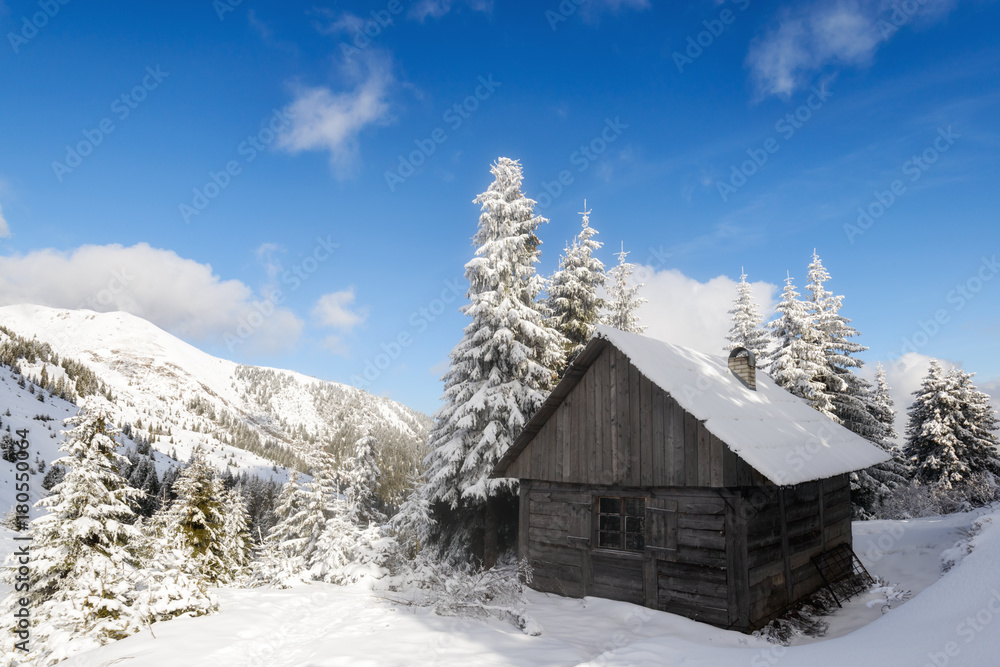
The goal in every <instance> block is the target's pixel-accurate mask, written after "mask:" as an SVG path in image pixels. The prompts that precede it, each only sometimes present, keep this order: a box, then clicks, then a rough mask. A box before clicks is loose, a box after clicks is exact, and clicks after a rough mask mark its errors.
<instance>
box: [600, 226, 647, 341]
mask: <svg viewBox="0 0 1000 667" xmlns="http://www.w3.org/2000/svg"><path fill="white" fill-rule="evenodd" d="M615 257H617V258H618V265H617V266H615V268H613V269H611V271H610V272H609V273H610V275H609V278H611V289H610V290H609V294H608V303H607V307H608V312H607V314H606V315H605V317H604V322H605V323H606V324H608V325H609V326H612V327H614V328H616V329H619V330H621V331H627V332H629V333H637V334H641V333H642V332H643V331H645V330H646V327H644V326H641V325H640V324H639V317H638V315H637V314H636V313H637V311H638V310H639V306H641V305H642V304H644V303H646V299H644V298H642V297H640V296H639V290H640V289H641V288H642V286H643V283H637V284H635V285H629V278H631V276H632V271H633V270H634V269H635V265H634V264H630V263H628V262H626V261H625V258H626V257H628V253H627V252H625V243H624V242H622V250H621V252H619V253H615Z"/></svg>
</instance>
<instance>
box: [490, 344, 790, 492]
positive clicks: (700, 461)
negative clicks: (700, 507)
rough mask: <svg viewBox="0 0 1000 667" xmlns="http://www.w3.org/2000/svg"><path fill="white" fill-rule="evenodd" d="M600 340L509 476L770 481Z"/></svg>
mask: <svg viewBox="0 0 1000 667" xmlns="http://www.w3.org/2000/svg"><path fill="white" fill-rule="evenodd" d="M598 343H599V348H600V349H599V350H590V352H591V355H592V360H590V361H589V363H587V364H585V365H583V364H579V365H578V364H574V365H573V366H571V367H570V370H569V371H568V374H567V375H568V377H567V378H564V379H563V382H562V383H561V385H565V386H561V387H559V389H563V392H559V394H561V395H557V394H556V392H553V394H554V397H555V398H556V399H557V400H556V401H554V402H553V403H552V404H551V405H550V406H549V410H548V411H547V414H546V418H545V420H544V422H543V423H542V424H541V425H540V426H538V428H537V430H536V431H535V432H533V433H532V432H526V433H525V434H522V437H523V438H525V439H526V441H527V444H524V443H521V444H523V448H522V449H521V450H520V451H519V452H518V453H517V454H516V457H513V460H512V461H510V462H509V465H508V466H507V468H506V470H505V471H504V472H503V476H504V477H514V478H518V479H531V480H537V481H545V482H558V483H569V484H593V485H607V486H629V487H668V486H690V487H704V488H726V487H735V486H751V485H766V484H770V482H769V481H768V480H767V479H766V478H765V477H764V476H763V475H761V474H760V473H759V472H757V471H756V470H754V469H753V467H751V466H750V465H749V464H748V463H746V462H745V461H743V460H742V459H741V458H739V457H738V456H737V455H736V454H734V453H733V451H732V449H730V448H729V447H728V446H727V445H726V444H725V443H724V442H723V441H722V440H721V439H719V438H718V437H716V436H715V435H713V434H712V433H711V432H710V431H709V430H708V429H707V428H706V427H705V424H704V422H702V421H700V420H698V419H696V418H695V417H694V416H693V415H692V414H691V413H689V412H687V411H685V410H684V408H682V407H681V405H680V404H679V403H678V402H677V401H676V400H675V399H674V398H673V397H672V396H671V395H670V394H669V393H667V392H666V391H664V390H663V389H661V388H660V387H659V386H657V385H656V384H655V383H653V382H651V381H650V380H649V378H647V377H646V376H645V375H643V374H642V372H640V371H639V369H638V368H636V366H635V364H633V363H631V362H630V361H629V359H628V357H627V356H625V354H623V353H622V352H621V351H619V350H618V349H617V348H616V347H615V346H614V345H610V344H606V343H603V341H598ZM591 345H595V343H594V342H593V341H592V343H591ZM595 347H597V346H595ZM581 356H583V355H581ZM569 374H575V375H572V376H571V375H569ZM691 391H692V392H697V391H700V390H699V389H698V388H696V387H692V388H691ZM564 392H565V393H564ZM543 409H544V408H543Z"/></svg>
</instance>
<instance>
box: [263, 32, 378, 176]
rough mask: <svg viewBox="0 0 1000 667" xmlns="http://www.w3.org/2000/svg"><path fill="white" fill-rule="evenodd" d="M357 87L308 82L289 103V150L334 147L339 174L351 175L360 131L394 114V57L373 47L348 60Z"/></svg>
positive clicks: (284, 136)
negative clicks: (343, 88) (344, 88)
mask: <svg viewBox="0 0 1000 667" xmlns="http://www.w3.org/2000/svg"><path fill="white" fill-rule="evenodd" d="M343 70H344V74H345V77H346V79H347V80H349V81H352V82H353V83H354V84H355V87H354V89H353V90H350V91H346V92H334V91H333V90H331V89H330V88H328V87H326V86H318V87H312V88H309V87H303V88H299V89H298V90H297V91H296V95H295V99H294V101H292V103H291V104H289V105H288V106H287V107H286V108H285V113H287V114H288V115H289V116H291V118H292V122H291V126H290V127H289V128H288V129H286V130H285V131H284V132H282V133H281V135H279V137H278V144H277V145H278V147H279V148H281V149H282V150H285V151H288V152H289V153H299V152H302V151H313V150H321V151H328V152H329V153H330V165H331V167H332V168H333V169H334V173H335V174H336V175H337V176H338V177H344V176H346V175H348V174H349V173H350V172H351V170H352V168H353V166H354V163H355V161H356V159H357V157H358V153H359V148H358V146H359V142H358V137H359V135H360V134H361V132H362V131H363V130H365V129H366V128H368V127H369V126H372V125H384V124H386V123H387V122H389V120H390V112H389V109H390V105H389V92H390V88H391V87H392V84H393V81H394V78H393V75H392V60H391V59H390V58H389V57H388V56H385V55H384V54H379V53H376V52H373V51H371V50H369V51H366V52H364V53H363V55H362V56H358V57H356V58H352V59H350V60H348V61H347V62H346V63H345V65H344V67H343Z"/></svg>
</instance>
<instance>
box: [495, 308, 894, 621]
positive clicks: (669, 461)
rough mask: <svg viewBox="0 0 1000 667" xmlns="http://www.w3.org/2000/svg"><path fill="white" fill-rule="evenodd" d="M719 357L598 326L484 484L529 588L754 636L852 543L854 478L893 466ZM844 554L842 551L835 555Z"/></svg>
mask: <svg viewBox="0 0 1000 667" xmlns="http://www.w3.org/2000/svg"><path fill="white" fill-rule="evenodd" d="M887 458H888V457H887V455H886V454H885V453H884V452H882V450H881V449H879V448H878V447H875V446H873V445H872V444H871V443H869V442H868V441H867V440H865V439H863V438H861V437H859V436H857V435H855V434H854V433H852V432H850V431H848V430H847V429H845V428H843V427H842V426H840V425H839V424H837V423H835V422H834V421H832V420H831V419H829V418H827V417H825V416H824V415H822V414H820V413H819V412H817V411H815V410H813V409H812V408H811V407H810V406H809V405H808V404H807V403H806V402H805V401H803V400H802V399H800V398H798V397H796V396H793V395H792V394H790V393H788V392H787V391H785V390H783V389H781V388H780V387H778V386H777V385H775V384H774V382H773V381H772V380H771V379H770V378H769V377H767V376H766V375H765V374H763V373H760V374H757V373H756V369H755V366H754V359H753V355H752V354H750V353H748V352H747V351H746V350H742V349H740V350H735V351H734V353H733V354H731V355H730V357H729V359H726V358H725V357H721V356H719V357H715V356H711V355H706V354H702V353H700V352H695V351H693V350H690V349H686V348H682V347H677V346H674V345H670V344H668V343H664V342H661V341H657V340H654V339H652V338H647V337H645V336H639V335H636V334H628V333H623V332H621V331H618V330H616V329H611V328H609V327H604V326H601V327H598V330H597V332H596V333H595V336H594V338H593V339H592V340H591V341H590V343H589V344H588V345H587V347H586V348H585V349H584V351H583V352H581V353H580V355H579V356H578V357H577V359H576V360H575V361H574V362H573V363H572V364H571V365H570V367H569V369H568V370H567V372H566V375H565V376H564V378H563V379H562V381H561V382H560V383H559V384H558V386H557V387H556V388H555V389H554V390H553V391H552V393H551V395H550V396H549V397H548V399H547V400H546V401H545V403H544V404H543V405H542V407H541V408H540V409H539V410H538V412H537V413H536V414H535V415H534V416H533V417H532V418H531V419H530V420H529V421H528V423H527V424H526V425H525V427H524V429H523V431H522V432H521V434H520V436H519V437H518V438H517V440H516V441H515V442H514V444H513V445H512V446H511V447H510V449H509V450H508V451H507V452H506V453H505V455H504V456H503V458H502V459H501V460H500V461H499V463H498V464H497V466H496V468H495V469H494V471H493V477H514V478H517V479H519V480H520V514H519V535H518V550H519V555H520V556H521V557H524V558H527V559H528V560H529V561H530V563H531V565H532V568H533V570H534V575H533V580H532V583H531V586H532V587H533V588H535V589H537V590H540V591H546V592H551V593H558V594H560V595H566V596H572V597H583V596H586V595H594V596H599V597H605V598H611V599H615V600H624V601H627V602H633V603H636V604H642V605H646V606H648V607H651V608H655V609H660V610H663V611H668V612H673V613H677V614H682V615H684V616H687V617H689V618H692V619H695V620H699V621H704V622H706V623H711V624H713V625H717V626H719V627H723V628H731V629H736V630H740V631H744V632H747V631H751V630H754V629H757V628H759V627H761V626H763V625H764V624H766V623H767V622H768V621H769V620H771V619H772V618H774V617H776V616H778V615H780V614H781V613H782V612H783V611H785V610H786V609H787V608H788V607H789V606H791V605H792V604H793V603H795V602H796V601H799V600H801V599H802V598H804V597H806V596H808V595H810V594H812V593H814V592H815V591H817V590H818V589H819V588H820V587H822V586H823V583H824V582H823V577H822V576H821V573H820V571H819V570H818V568H817V566H816V564H815V561H814V558H815V557H818V556H820V554H829V553H830V552H831V551H832V550H834V549H835V548H836V547H838V545H847V546H848V547H850V545H851V503H850V485H849V481H848V474H849V473H850V472H851V471H852V470H857V469H861V468H866V467H869V466H871V465H875V464H877V463H881V462H883V461H885V460H886V459H887ZM841 548H842V547H841Z"/></svg>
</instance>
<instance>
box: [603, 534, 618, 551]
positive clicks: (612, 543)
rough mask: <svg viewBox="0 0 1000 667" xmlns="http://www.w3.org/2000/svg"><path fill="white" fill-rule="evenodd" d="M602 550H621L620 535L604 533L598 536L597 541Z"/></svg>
mask: <svg viewBox="0 0 1000 667" xmlns="http://www.w3.org/2000/svg"><path fill="white" fill-rule="evenodd" d="M598 542H599V544H600V546H601V548H602V549H621V548H622V543H621V533H604V532H602V533H601V534H600V539H599V540H598Z"/></svg>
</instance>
